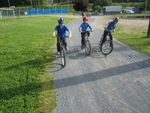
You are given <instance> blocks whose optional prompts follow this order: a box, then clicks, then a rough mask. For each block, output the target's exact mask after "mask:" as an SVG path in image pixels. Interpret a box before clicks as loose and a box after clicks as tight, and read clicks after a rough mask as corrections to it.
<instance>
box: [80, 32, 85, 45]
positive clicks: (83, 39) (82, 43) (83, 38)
mask: <svg viewBox="0 0 150 113" xmlns="http://www.w3.org/2000/svg"><path fill="white" fill-rule="evenodd" d="M81 45H82V46H85V33H81Z"/></svg>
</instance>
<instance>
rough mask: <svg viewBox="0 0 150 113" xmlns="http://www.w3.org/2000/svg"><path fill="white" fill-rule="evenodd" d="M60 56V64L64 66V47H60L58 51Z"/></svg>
mask: <svg viewBox="0 0 150 113" xmlns="http://www.w3.org/2000/svg"><path fill="white" fill-rule="evenodd" d="M60 58H61V64H62V66H63V67H65V66H66V52H65V49H64V48H62V47H61V51H60Z"/></svg>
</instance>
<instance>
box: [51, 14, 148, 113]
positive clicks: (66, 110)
mask: <svg viewBox="0 0 150 113" xmlns="http://www.w3.org/2000/svg"><path fill="white" fill-rule="evenodd" d="M97 20H99V21H101V20H102V18H99V19H98V17H93V18H91V19H89V23H90V24H91V25H93V26H94V27H93V28H94V32H93V33H91V37H90V41H91V44H92V54H91V55H90V56H86V55H85V53H84V50H81V49H80V40H81V38H80V33H79V32H78V26H79V25H80V23H81V22H82V21H81V19H77V20H74V21H73V22H71V23H70V24H69V25H68V26H69V27H70V29H71V31H72V36H73V37H72V38H70V39H68V45H69V48H70V50H68V52H67V65H66V67H65V68H61V66H60V59H59V58H58V57H57V56H56V61H55V66H54V68H53V69H52V72H53V74H54V82H55V88H56V94H57V107H56V109H55V112H56V113H150V57H148V56H146V55H144V54H141V53H139V52H136V51H134V50H132V49H131V48H130V47H128V46H126V45H124V44H122V43H120V42H118V41H116V40H114V50H113V52H112V53H111V54H110V55H108V56H103V55H102V53H101V52H99V49H98V41H99V38H100V36H101V35H102V30H100V29H98V28H100V27H99V26H98V25H97V23H96V22H95V21H97ZM101 27H102V26H101Z"/></svg>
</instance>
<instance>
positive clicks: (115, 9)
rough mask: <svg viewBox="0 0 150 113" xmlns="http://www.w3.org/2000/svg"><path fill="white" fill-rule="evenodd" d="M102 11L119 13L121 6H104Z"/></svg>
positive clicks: (104, 12)
mask: <svg viewBox="0 0 150 113" xmlns="http://www.w3.org/2000/svg"><path fill="white" fill-rule="evenodd" d="M102 13H103V14H104V15H105V14H120V13H122V6H104V7H103V9H102Z"/></svg>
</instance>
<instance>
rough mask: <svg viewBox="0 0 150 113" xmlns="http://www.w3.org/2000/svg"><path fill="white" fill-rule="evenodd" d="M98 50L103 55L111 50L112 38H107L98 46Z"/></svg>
mask: <svg viewBox="0 0 150 113" xmlns="http://www.w3.org/2000/svg"><path fill="white" fill-rule="evenodd" d="M100 50H101V52H102V53H103V54H104V55H108V54H110V53H111V52H112V50H113V42H112V40H110V39H108V40H106V41H105V42H104V43H103V44H101V46H100Z"/></svg>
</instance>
